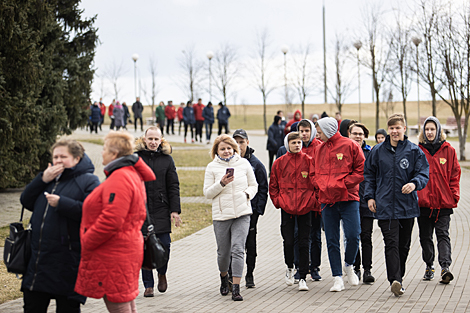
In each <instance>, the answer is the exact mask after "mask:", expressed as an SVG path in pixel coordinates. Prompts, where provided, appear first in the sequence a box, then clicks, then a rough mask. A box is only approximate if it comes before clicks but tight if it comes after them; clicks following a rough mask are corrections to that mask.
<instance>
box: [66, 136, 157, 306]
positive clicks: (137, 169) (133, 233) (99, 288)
mask: <svg viewBox="0 0 470 313" xmlns="http://www.w3.org/2000/svg"><path fill="white" fill-rule="evenodd" d="M133 150H134V138H133V137H132V136H131V135H129V134H128V133H126V132H109V133H108V135H106V137H105V138H104V146H103V152H102V153H101V154H102V157H103V165H104V172H105V174H106V176H107V178H106V180H105V181H104V182H103V183H102V184H101V185H99V186H98V187H97V188H95V190H94V191H93V192H92V193H91V194H90V195H89V196H88V197H87V198H86V200H85V202H84V203H83V213H82V224H81V226H80V241H81V245H82V259H81V261H80V267H79V270H78V276H77V282H76V284H75V291H76V292H77V293H79V294H81V295H84V296H86V297H91V298H95V299H100V298H103V299H104V302H105V304H106V307H107V309H108V311H109V312H137V310H136V306H135V298H136V297H137V295H138V294H139V272H140V268H141V267H142V261H143V252H144V251H143V250H144V249H143V246H144V239H143V236H142V232H141V228H142V225H143V223H144V220H145V217H146V215H147V214H146V209H145V200H146V199H145V198H146V196H145V187H144V182H148V181H152V180H155V174H154V173H153V171H152V170H151V169H150V168H149V167H148V166H147V164H145V162H144V161H143V160H142V159H141V158H139V157H138V156H137V155H136V154H133Z"/></svg>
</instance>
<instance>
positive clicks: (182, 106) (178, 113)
mask: <svg viewBox="0 0 470 313" xmlns="http://www.w3.org/2000/svg"><path fill="white" fill-rule="evenodd" d="M183 110H184V102H181V104H180V107H179V108H178V111H177V112H176V115H177V116H178V136H180V135H181V126H183V124H184V120H183Z"/></svg>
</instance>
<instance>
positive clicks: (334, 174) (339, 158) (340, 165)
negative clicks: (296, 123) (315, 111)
mask: <svg viewBox="0 0 470 313" xmlns="http://www.w3.org/2000/svg"><path fill="white" fill-rule="evenodd" d="M316 129H317V132H318V133H319V134H320V139H321V140H322V141H323V142H324V143H323V144H321V145H319V146H317V147H316V148H315V157H314V159H313V160H314V167H315V180H314V184H315V187H316V188H317V189H318V200H319V202H320V203H321V209H322V218H323V225H324V228H325V237H326V243H327V247H328V258H329V261H330V266H331V271H332V274H333V277H334V284H333V287H331V288H330V291H333V292H338V291H343V290H344V282H343V271H344V273H345V274H346V276H347V277H348V282H349V284H350V285H351V286H357V285H358V284H359V278H358V277H357V276H356V274H355V273H354V265H353V264H354V261H355V259H356V254H357V250H358V247H359V234H360V233H361V225H360V217H359V183H360V182H361V181H363V180H364V176H363V174H364V160H365V158H364V154H363V153H362V151H361V148H360V147H359V145H358V144H357V143H355V142H354V141H352V140H351V139H349V138H346V137H343V136H341V134H340V133H339V132H338V122H337V121H336V120H335V119H334V118H332V117H326V118H322V119H320V120H318V122H317V126H316ZM341 220H342V221H343V230H344V237H345V238H346V247H345V253H344V270H342V269H341V251H340V244H339V238H340V221H341Z"/></svg>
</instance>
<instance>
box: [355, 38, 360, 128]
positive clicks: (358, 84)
mask: <svg viewBox="0 0 470 313" xmlns="http://www.w3.org/2000/svg"><path fill="white" fill-rule="evenodd" d="M361 47H362V42H361V41H360V40H358V41H356V42H355V43H354V48H356V49H357V92H358V95H359V122H360V121H361V73H360V71H359V49H361Z"/></svg>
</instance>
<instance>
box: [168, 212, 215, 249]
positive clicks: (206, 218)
mask: <svg viewBox="0 0 470 313" xmlns="http://www.w3.org/2000/svg"><path fill="white" fill-rule="evenodd" d="M181 219H182V221H183V224H182V225H181V226H180V227H174V225H173V226H172V233H171V241H176V240H178V239H181V238H184V237H186V236H189V235H191V234H193V233H195V232H197V231H199V230H201V229H203V228H205V227H207V226H209V225H211V224H212V205H210V204H203V203H182V204H181Z"/></svg>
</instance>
